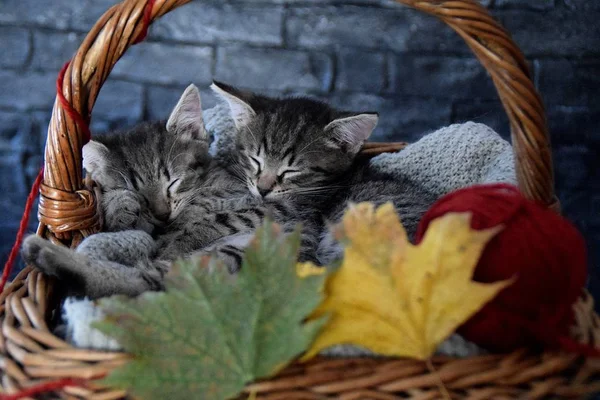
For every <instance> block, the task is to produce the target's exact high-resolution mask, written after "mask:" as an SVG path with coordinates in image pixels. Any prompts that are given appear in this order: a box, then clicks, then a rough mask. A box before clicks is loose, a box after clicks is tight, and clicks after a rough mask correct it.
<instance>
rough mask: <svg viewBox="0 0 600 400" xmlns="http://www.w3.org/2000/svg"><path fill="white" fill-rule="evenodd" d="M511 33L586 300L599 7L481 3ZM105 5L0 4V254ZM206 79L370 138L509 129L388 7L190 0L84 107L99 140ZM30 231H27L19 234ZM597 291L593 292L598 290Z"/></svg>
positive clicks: (408, 14) (594, 206)
mask: <svg viewBox="0 0 600 400" xmlns="http://www.w3.org/2000/svg"><path fill="white" fill-rule="evenodd" d="M482 2H483V3H484V4H485V5H486V6H488V7H489V8H490V9H491V11H492V13H493V14H494V15H495V16H496V17H497V18H498V19H499V20H500V21H501V22H502V23H503V24H504V25H505V26H506V27H507V28H508V30H509V31H510V32H512V33H513V36H514V38H515V39H516V41H517V43H518V44H519V45H520V46H521V48H522V49H523V51H524V52H525V54H526V55H527V58H528V60H529V61H530V63H531V67H532V70H533V73H534V77H535V83H536V85H537V87H538V88H539V90H540V91H541V93H542V95H543V97H544V100H545V103H546V105H547V109H548V118H549V125H550V127H551V131H552V145H553V150H554V159H555V162H556V170H557V172H556V184H557V190H558V194H559V197H560V199H561V201H562V205H563V209H564V212H565V213H566V215H567V216H569V217H570V218H571V219H572V220H573V221H574V222H575V223H576V224H577V225H578V226H579V227H580V228H581V229H582V231H583V232H584V234H585V236H586V237H587V239H588V242H589V245H590V254H591V259H592V265H594V266H595V267H593V268H594V277H593V279H592V282H591V284H592V286H593V288H594V290H595V292H596V295H597V296H598V295H600V250H599V249H600V246H599V245H600V214H599V213H600V179H599V176H598V172H596V170H594V168H593V166H594V160H595V158H596V157H597V155H598V149H599V146H600V135H599V134H598V133H597V131H596V129H595V122H596V121H598V120H599V119H600V96H599V95H598V94H599V89H600V73H599V72H600V69H599V67H600V25H599V24H598V23H597V20H598V19H600V2H598V1H589V0H487V1H484V0H482ZM112 3H113V0H80V1H70V0H56V1H53V2H52V5H50V4H47V5H46V6H44V7H40V2H39V0H3V4H2V7H1V8H0V54H1V57H0V82H2V83H1V84H0V85H1V86H0V190H1V192H2V196H1V197H0V207H1V210H2V213H1V215H0V259H1V260H2V261H3V260H4V259H5V258H6V255H7V252H8V249H9V247H10V244H11V242H12V240H13V238H14V233H15V231H16V227H17V224H18V219H19V217H20V214H21V212H22V207H23V202H24V199H25V197H26V194H27V191H28V188H29V186H30V185H31V183H32V180H33V178H34V176H35V173H36V171H37V170H38V168H39V166H40V165H41V162H42V156H41V154H42V149H43V144H44V139H45V133H46V126H47V122H48V119H49V113H50V110H51V107H52V103H53V100H54V90H55V89H54V85H55V83H54V82H55V78H56V74H57V71H58V69H59V68H60V67H61V66H62V64H63V63H64V62H65V61H66V60H67V59H68V58H69V57H70V56H71V55H72V53H73V51H74V50H75V48H76V46H77V44H78V43H79V42H80V41H81V39H82V38H83V35H84V34H85V32H86V31H87V30H88V29H89V28H90V26H91V24H93V23H94V22H95V21H96V19H97V18H98V17H99V16H100V15H101V13H102V12H103V11H104V10H106V9H107V8H108V7H109V6H110V5H111V4H112ZM213 77H216V78H218V79H221V80H224V81H225V82H229V83H231V84H235V85H239V86H243V87H247V88H251V89H257V90H262V91H264V92H266V93H271V94H275V93H310V94H313V95H316V96H319V97H322V98H325V99H329V100H330V101H331V102H333V103H334V104H336V105H338V106H343V107H346V108H355V109H373V110H377V111H379V112H380V113H381V123H380V125H379V127H378V129H377V131H376V133H375V137H374V139H377V140H384V139H385V140H387V139H389V140H411V141H413V140H415V139H418V138H419V137H420V136H421V135H422V134H423V133H424V132H427V131H431V130H433V129H435V128H437V127H440V126H443V125H447V124H450V123H452V122H459V121H465V120H475V121H480V122H484V123H487V124H489V125H490V126H492V127H493V128H495V129H496V130H498V131H499V132H501V133H502V134H503V135H507V134H508V127H507V120H506V117H505V116H504V115H503V111H502V109H501V106H500V105H499V102H498V99H497V96H496V94H495V91H494V88H493V86H492V84H491V83H490V80H489V79H488V77H487V75H486V73H485V71H484V70H483V69H482V68H481V67H480V66H479V64H478V62H477V61H476V60H475V59H474V58H473V57H472V56H471V55H470V53H469V50H468V48H467V47H466V46H465V45H464V44H463V43H462V42H461V39H460V38H459V37H458V36H457V35H456V34H454V32H452V31H451V30H449V29H447V28H445V27H444V26H443V25H442V24H441V23H439V22H438V21H436V20H434V19H433V18H431V17H428V16H425V15H422V14H420V13H418V12H415V11H412V10H410V9H408V8H405V7H402V6H397V5H395V4H394V3H393V1H391V0H374V1H366V0H348V1H344V0H319V1H317V0H264V1H263V0H236V1H217V0H212V1H198V2H195V3H192V4H190V5H187V6H185V7H183V8H182V9H180V10H177V11H175V12H173V13H172V14H170V15H168V16H166V17H164V18H163V19H162V20H160V21H159V22H157V23H156V24H155V25H154V26H153V27H152V28H151V34H150V37H149V40H148V42H147V43H144V44H143V45H140V46H136V47H135V48H133V49H131V50H130V51H129V52H128V53H127V54H126V56H125V57H124V58H123V59H122V60H121V61H120V63H119V64H118V65H117V66H116V68H115V69H114V72H113V74H112V77H111V79H110V80H109V81H108V83H107V84H106V85H105V86H104V88H103V89H102V92H101V94H100V97H99V99H98V103H97V105H96V107H95V109H94V115H93V129H94V131H100V130H105V129H110V128H112V127H117V126H123V125H127V124H133V123H135V122H136V121H139V120H142V119H154V118H160V117H165V116H166V115H167V113H168V111H169V110H170V108H171V107H172V106H173V104H174V103H175V101H176V99H177V97H178V96H179V94H180V93H181V91H182V90H183V88H184V87H185V86H186V85H187V84H188V83H189V82H190V81H193V82H195V83H196V84H198V85H199V86H200V87H201V88H203V94H204V97H203V100H204V103H205V106H211V105H212V104H214V102H215V99H214V97H213V96H212V95H211V94H210V92H208V91H207V90H206V88H207V87H208V84H209V83H210V81H211V79H212V78H213ZM32 226H34V225H32ZM599 297H600V296H599Z"/></svg>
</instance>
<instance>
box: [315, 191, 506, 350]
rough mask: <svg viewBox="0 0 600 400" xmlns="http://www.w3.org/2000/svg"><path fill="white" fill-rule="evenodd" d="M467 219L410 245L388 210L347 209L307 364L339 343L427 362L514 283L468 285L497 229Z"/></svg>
mask: <svg viewBox="0 0 600 400" xmlns="http://www.w3.org/2000/svg"><path fill="white" fill-rule="evenodd" d="M470 221H471V215H470V213H449V214H446V215H445V216H443V217H441V218H438V219H436V220H434V221H432V222H431V224H430V225H429V229H428V230H427V232H426V234H425V237H424V238H423V241H422V242H421V243H420V244H419V245H418V246H414V245H412V244H410V243H409V241H408V239H407V235H406V232H405V230H404V228H403V227H402V225H401V223H400V221H399V219H398V216H397V214H396V213H395V211H394V207H393V205H392V204H384V205H382V206H381V207H379V208H377V209H375V207H374V206H373V205H372V204H369V203H361V204H358V205H355V206H351V207H350V208H349V210H348V211H347V212H346V214H345V215H344V218H343V221H342V223H341V226H340V227H339V228H340V231H339V232H341V236H343V238H344V239H345V241H346V248H345V251H344V260H343V262H342V265H341V266H340V268H339V269H338V270H337V271H336V272H334V273H333V274H331V275H330V276H329V278H328V279H327V282H326V286H325V299H324V300H323V302H322V303H321V304H320V305H319V307H317V309H316V310H315V312H314V313H313V315H311V318H319V317H321V316H323V315H325V314H329V317H330V318H329V321H328V323H327V324H326V325H325V327H324V328H323V330H322V331H321V333H320V334H319V336H318V337H317V339H316V340H315V342H314V343H313V345H312V347H311V348H310V350H309V351H308V352H307V353H306V355H305V357H304V359H308V358H311V357H313V356H314V355H316V354H317V353H318V352H320V351H321V350H323V349H325V348H327V347H329V346H332V345H336V344H354V345H358V346H361V347H365V348H367V349H370V350H372V351H374V352H376V353H379V354H384V355H390V356H406V357H412V358H417V359H421V360H425V359H428V358H429V357H430V356H431V355H432V354H433V352H434V351H435V349H436V348H437V346H438V345H439V344H440V343H441V342H442V341H443V340H444V339H445V338H447V337H448V336H449V335H450V334H452V333H453V332H454V331H455V330H456V328H457V327H458V326H459V325H461V324H462V323H463V322H465V321H466V320H467V319H468V318H469V317H471V316H472V315H473V314H475V313H476V312H477V311H478V310H479V309H481V307H483V305H484V304H485V303H487V302H488V301H490V300H491V299H492V298H493V297H494V296H495V295H496V294H497V293H498V292H499V291H500V290H502V289H503V288H504V287H506V286H507V285H509V284H510V283H512V280H508V281H502V282H495V283H491V284H483V283H479V282H474V281H472V279H471V278H472V276H473V271H474V269H475V266H476V265H477V261H478V260H479V257H480V255H481V252H482V251H483V249H484V247H485V245H486V243H487V242H488V241H489V240H490V239H491V238H492V237H493V236H494V235H495V234H496V233H497V232H499V231H500V229H501V228H500V227H495V228H491V229H486V230H480V231H475V230H472V229H471V228H470Z"/></svg>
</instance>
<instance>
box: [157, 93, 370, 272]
mask: <svg viewBox="0 0 600 400" xmlns="http://www.w3.org/2000/svg"><path fill="white" fill-rule="evenodd" d="M211 88H212V89H213V91H215V93H216V94H217V95H219V96H220V97H221V98H222V99H224V100H225V101H226V102H227V103H228V105H229V109H230V113H231V118H232V119H233V121H234V123H235V126H236V130H237V132H236V136H235V147H234V150H233V151H232V153H231V154H228V156H226V157H224V158H222V159H219V160H216V161H215V163H214V168H213V170H212V171H211V173H209V174H208V179H207V183H206V185H207V186H209V187H210V189H208V191H211V190H214V189H215V188H221V187H222V185H223V184H224V183H228V184H229V185H231V181H234V182H237V183H241V184H242V186H244V190H247V193H248V194H251V195H252V196H253V197H254V199H255V201H254V203H253V204H252V207H250V208H246V209H244V208H242V209H237V210H235V211H234V212H231V213H227V212H219V213H217V214H211V213H204V214H203V215H204V219H205V220H204V221H199V220H197V219H196V220H195V223H196V224H202V226H208V227H211V228H212V229H213V230H219V232H218V234H219V235H220V236H221V237H225V236H229V235H232V234H238V233H244V232H246V233H248V232H253V230H254V229H255V228H256V227H257V226H258V225H259V224H260V223H261V222H262V217H263V216H264V212H265V211H266V212H268V213H269V214H271V215H272V216H273V217H274V219H275V221H276V222H278V223H280V224H282V225H283V226H284V229H286V230H291V229H293V227H295V226H296V225H297V224H298V223H302V225H303V228H304V229H303V235H302V239H303V240H302V247H301V254H300V258H301V259H302V260H307V259H310V260H313V261H316V259H315V258H314V255H315V252H316V246H317V243H318V236H319V232H320V230H321V225H322V218H321V212H320V211H321V208H322V207H323V205H324V204H326V200H327V199H328V198H329V197H330V196H332V195H333V194H334V193H335V191H336V190H337V189H338V188H337V186H336V183H335V182H336V181H338V180H339V179H340V177H342V176H343V175H344V174H345V173H347V172H348V171H349V170H350V168H351V167H352V163H353V161H354V160H355V158H356V155H357V153H358V152H359V151H360V148H361V147H362V145H363V143H364V142H365V140H366V139H367V138H368V137H369V135H370V134H371V132H372V131H373V129H374V128H375V126H376V124H377V120H378V116H377V114H375V113H348V112H339V111H336V110H334V109H333V108H331V107H329V106H328V105H327V104H325V103H322V102H319V101H315V100H311V99H306V98H285V99H273V98H269V97H265V96H260V95H256V94H253V93H250V92H244V91H240V90H238V89H235V88H233V87H231V86H229V85H226V84H223V83H220V82H214V83H213V85H212V86H211ZM198 200H199V202H200V203H204V202H205V201H206V198H205V197H203V198H198ZM258 205H261V206H262V207H258V208H257V206H258ZM203 207H204V208H207V206H206V205H203ZM263 207H264V208H263ZM195 208H196V205H195V204H192V205H190V206H188V211H189V213H190V214H196V215H198V214H200V213H197V212H196V211H195ZM265 208H266V210H265ZM184 221H185V219H181V220H180V221H178V223H176V224H175V228H173V227H171V228H170V229H171V232H172V234H168V235H165V236H164V237H165V238H167V241H168V242H169V243H176V244H177V245H176V246H171V248H172V249H173V251H172V252H168V250H167V252H168V253H167V254H168V257H172V256H174V255H175V254H176V252H179V253H178V254H181V253H180V252H181V250H182V249H184V250H186V251H192V250H197V249H198V247H197V244H198V242H206V241H207V239H206V238H204V237H201V238H199V236H201V235H203V234H207V232H206V231H200V230H195V231H190V230H189V229H186V228H189V225H188V224H186V223H185V222H184ZM173 235H174V236H175V237H172V236H173ZM244 237H245V238H246V239H247V240H246V242H245V243H246V244H247V241H248V240H249V239H250V238H251V237H252V235H246V236H244ZM223 244H224V246H225V247H227V249H226V252H225V253H226V254H221V256H222V258H223V257H227V256H231V257H233V258H234V259H232V260H230V264H233V265H239V263H240V260H241V253H242V250H243V248H244V247H245V246H244V240H242V239H241V237H240V236H237V238H236V243H235V245H232V243H227V241H225V242H223ZM216 247H217V248H218V250H219V249H223V247H222V246H220V245H219V246H216ZM186 251H184V252H186Z"/></svg>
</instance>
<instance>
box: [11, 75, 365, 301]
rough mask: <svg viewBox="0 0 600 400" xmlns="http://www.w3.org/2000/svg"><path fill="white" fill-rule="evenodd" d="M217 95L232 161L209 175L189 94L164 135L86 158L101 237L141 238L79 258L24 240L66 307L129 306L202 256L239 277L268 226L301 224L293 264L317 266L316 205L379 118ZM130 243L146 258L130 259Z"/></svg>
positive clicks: (83, 251) (128, 138) (95, 145)
mask: <svg viewBox="0 0 600 400" xmlns="http://www.w3.org/2000/svg"><path fill="white" fill-rule="evenodd" d="M213 89H214V90H215V91H216V92H217V93H218V94H219V95H220V96H222V97H223V98H224V99H225V100H226V101H227V102H228V104H229V106H230V110H231V116H232V118H233V120H234V121H235V125H236V129H237V131H238V132H237V146H236V150H235V152H234V154H231V156H230V157H228V159H226V160H219V161H216V162H213V163H212V164H211V165H210V166H209V167H207V161H208V153H207V142H208V139H207V138H208V135H207V134H206V131H205V129H204V126H203V121H202V111H201V106H200V97H199V93H198V90H197V89H196V88H195V87H193V86H191V87H189V88H188V89H187V90H186V92H185V93H184V94H183V96H182V98H181V99H180V101H179V103H178V104H177V106H176V107H175V109H174V110H173V112H172V114H171V116H170V117H169V120H168V121H167V123H166V126H164V127H163V125H161V124H153V125H142V126H141V127H138V128H137V129H134V130H133V131H131V132H129V133H127V134H125V135H124V136H123V137H122V138H118V137H114V136H110V137H106V138H105V139H101V140H102V142H100V141H98V142H90V143H89V144H88V145H86V147H85V149H84V165H85V168H86V170H88V172H89V173H91V176H92V178H93V179H94V180H96V181H97V182H98V183H99V184H100V185H102V187H103V189H102V190H103V196H102V206H103V208H104V212H105V215H106V226H107V228H108V230H113V231H118V230H121V229H127V228H137V229H138V230H134V231H126V232H112V233H104V234H99V235H93V236H91V237H89V238H87V239H86V240H85V241H84V243H82V245H81V246H80V247H79V248H78V249H77V250H75V251H72V250H69V249H65V248H59V247H57V246H53V245H51V244H50V243H49V242H47V241H44V240H43V239H40V238H37V237H30V238H28V239H27V240H26V241H25V243H24V245H23V255H24V257H25V259H26V261H27V262H28V263H30V264H32V265H35V266H37V267H38V268H40V269H42V270H43V271H45V272H46V273H48V274H51V275H56V276H58V277H59V278H62V279H63V280H67V281H70V282H71V283H70V284H68V286H69V288H70V289H71V294H73V295H85V296H89V297H91V298H97V297H103V296H108V295H112V294H116V293H122V294H128V295H136V294H139V293H141V292H143V291H146V290H159V289H161V288H162V277H163V275H164V273H165V272H166V271H167V270H168V266H169V264H170V262H171V261H173V260H174V259H175V258H177V257H181V256H189V255H191V254H193V253H195V252H198V251H200V252H202V253H207V252H216V253H217V254H218V255H219V257H221V258H222V259H224V260H225V261H226V264H227V265H228V267H229V268H230V269H231V270H233V271H234V270H236V269H237V268H239V266H240V263H241V253H242V251H243V249H244V248H245V247H246V245H247V244H248V242H249V240H250V239H251V238H252V234H253V232H254V230H255V229H256V227H258V226H259V225H260V224H261V223H262V221H263V219H264V217H265V216H266V215H271V216H272V217H273V218H274V219H275V221H277V222H279V223H280V224H282V225H283V227H284V229H285V230H286V231H289V230H291V229H293V227H295V225H296V224H297V223H299V222H300V223H303V224H304V225H305V228H306V229H305V231H304V233H303V245H302V250H301V255H300V258H301V259H302V260H306V259H313V260H314V256H315V252H316V244H317V240H318V234H319V227H320V215H319V213H318V210H317V208H318V207H317V205H320V204H322V203H324V201H323V197H322V194H323V193H326V192H328V191H331V190H333V189H335V187H334V185H333V186H332V185H331V184H332V183H333V182H335V181H336V180H337V179H339V178H340V177H341V176H342V175H343V174H344V172H346V171H348V169H349V168H350V167H351V165H352V161H353V159H354V157H355V156H356V154H357V153H358V151H359V150H360V148H361V146H362V144H363V143H364V141H365V140H366V138H367V137H368V136H369V135H370V133H371V132H372V130H373V129H374V127H375V124H376V122H377V116H376V115H375V114H372V113H362V114H351V113H341V112H337V111H335V110H333V109H332V108H330V107H329V106H327V105H326V104H324V103H321V102H317V101H313V100H308V99H282V100H277V99H270V98H267V97H263V96H257V95H253V94H250V93H244V92H240V91H238V90H236V89H234V88H231V87H229V86H227V85H224V84H218V83H215V85H213ZM149 233H152V234H154V236H155V238H156V240H153V239H152V237H150V236H149ZM125 237H126V239H124V238H125ZM136 240H137V241H139V242H140V243H144V246H140V247H139V248H137V249H135V251H129V250H128V248H129V247H131V246H135V245H134V244H133V243H135V242H136ZM124 243H127V246H124ZM82 265H85V267H84V268H82Z"/></svg>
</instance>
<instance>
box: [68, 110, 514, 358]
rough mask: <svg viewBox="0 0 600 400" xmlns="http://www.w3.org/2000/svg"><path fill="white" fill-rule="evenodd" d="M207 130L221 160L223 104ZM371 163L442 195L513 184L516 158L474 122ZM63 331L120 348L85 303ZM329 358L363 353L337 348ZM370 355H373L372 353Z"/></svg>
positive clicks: (462, 346) (450, 345)
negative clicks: (476, 186)
mask: <svg viewBox="0 0 600 400" xmlns="http://www.w3.org/2000/svg"><path fill="white" fill-rule="evenodd" d="M204 120H205V123H206V128H207V130H208V131H209V133H210V134H211V135H212V136H213V137H214V141H213V145H212V147H211V152H212V154H213V155H214V156H216V157H219V156H221V155H222V154H225V153H227V152H228V151H230V149H231V146H233V136H232V135H233V133H234V132H235V128H234V125H233V121H232V120H231V119H230V117H229V111H228V109H227V106H226V105H218V106H216V107H213V108H211V109H209V110H206V111H205V112H204ZM371 165H372V166H373V167H374V168H376V169H378V170H380V171H382V172H386V173H389V174H391V175H395V176H401V175H405V176H410V177H411V179H412V181H413V182H415V183H420V184H422V185H423V186H424V187H425V188H426V189H428V190H429V191H430V192H432V193H435V194H437V195H438V196H440V197H441V196H443V195H444V194H446V193H449V192H451V191H453V190H456V189H459V188H462V187H466V186H470V185H473V184H477V183H492V182H505V183H512V184H515V183H516V175H515V169H514V159H513V153H512V148H511V145H510V143H508V142H507V141H505V140H504V139H502V138H501V137H500V136H499V135H498V134H497V133H496V132H494V131H493V130H492V129H490V128H489V127H487V126H485V125H482V124H477V123H473V122H467V123H464V124H456V125H451V126H448V127H446V128H442V129H440V130H438V131H436V132H433V133H430V134H428V135H426V136H424V137H423V138H422V139H421V140H419V141H418V142H416V143H413V144H410V145H409V146H407V147H406V148H405V149H404V150H402V151H400V152H398V153H391V154H382V155H380V156H377V157H375V158H374V159H373V160H372V161H371ZM64 316H65V319H66V321H67V325H68V327H67V330H68V331H69V332H70V336H71V338H70V339H71V340H72V342H73V343H74V344H76V345H79V346H82V347H95V348H102V349H117V348H118V344H117V343H116V342H114V341H113V340H111V339H108V338H106V337H104V336H103V335H102V334H100V332H98V331H96V330H94V329H92V328H90V323H91V322H93V321H97V320H99V319H102V318H103V315H102V313H101V312H100V311H99V309H98V308H97V307H95V306H94V304H93V303H92V302H90V301H87V300H83V301H81V300H77V301H70V302H67V303H65V306H64ZM438 352H439V353H442V354H447V355H454V356H467V355H472V354H475V353H479V352H480V350H479V349H478V348H477V347H476V346H475V345H473V344H472V343H469V342H467V341H465V340H464V339H462V338H461V337H460V336H458V335H453V336H451V337H450V338H449V339H448V340H446V341H445V342H444V343H442V345H440V347H439V348H438ZM327 354H329V355H340V356H350V355H365V354H370V353H368V352H366V351H365V350H362V349H359V348H356V347H352V346H339V347H337V348H334V349H332V350H330V351H328V352H327ZM371 355H372V354H371Z"/></svg>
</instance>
